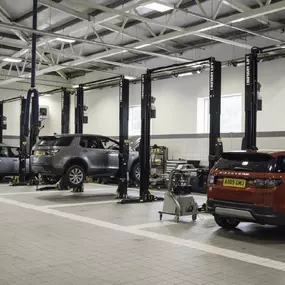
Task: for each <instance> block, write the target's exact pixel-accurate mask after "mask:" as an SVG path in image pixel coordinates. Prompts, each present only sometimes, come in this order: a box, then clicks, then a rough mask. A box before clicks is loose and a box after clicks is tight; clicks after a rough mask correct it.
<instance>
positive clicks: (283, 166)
mask: <svg viewBox="0 0 285 285" xmlns="http://www.w3.org/2000/svg"><path fill="white" fill-rule="evenodd" d="M278 160H279V167H278V172H282V173H285V157H284V156H279V158H278Z"/></svg>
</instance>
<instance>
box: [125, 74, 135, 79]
mask: <svg viewBox="0 0 285 285" xmlns="http://www.w3.org/2000/svg"><path fill="white" fill-rule="evenodd" d="M124 77H125V79H127V80H134V79H137V78H136V77H134V76H130V75H125V76H124Z"/></svg>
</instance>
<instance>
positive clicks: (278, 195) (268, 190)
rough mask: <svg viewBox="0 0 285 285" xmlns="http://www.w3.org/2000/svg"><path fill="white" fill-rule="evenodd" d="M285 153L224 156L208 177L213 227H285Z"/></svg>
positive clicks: (253, 152) (209, 204)
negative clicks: (255, 225) (252, 223)
mask: <svg viewBox="0 0 285 285" xmlns="http://www.w3.org/2000/svg"><path fill="white" fill-rule="evenodd" d="M284 180H285V151H239V152H228V153H224V154H223V155H222V157H221V158H220V159H219V161H218V162H217V163H216V164H215V166H214V167H213V168H212V170H211V171H210V175H209V177H208V201H207V203H208V204H207V205H208V210H209V212H210V213H212V214H213V215H214V217H215V221H216V223H217V224H218V225H219V226H220V227H223V228H226V229H233V228H235V227H236V226H238V224H239V223H240V222H255V223H259V224H269V225H285V183H284Z"/></svg>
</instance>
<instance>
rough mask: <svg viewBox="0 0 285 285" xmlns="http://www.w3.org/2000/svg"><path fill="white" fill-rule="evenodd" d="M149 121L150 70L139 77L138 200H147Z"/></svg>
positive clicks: (149, 196) (150, 198) (148, 194)
mask: <svg viewBox="0 0 285 285" xmlns="http://www.w3.org/2000/svg"><path fill="white" fill-rule="evenodd" d="M150 121H151V71H150V70H148V71H147V73H146V74H143V75H142V77H141V141H140V166H141V172H140V200H141V201H144V202H149V201H151V200H152V195H151V194H150V192H149V177H150Z"/></svg>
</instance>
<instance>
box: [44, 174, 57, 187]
mask: <svg viewBox="0 0 285 285" xmlns="http://www.w3.org/2000/svg"><path fill="white" fill-rule="evenodd" d="M42 180H43V182H44V184H47V185H53V184H56V183H57V182H58V181H59V180H60V177H58V176H45V175H43V176H42Z"/></svg>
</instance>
